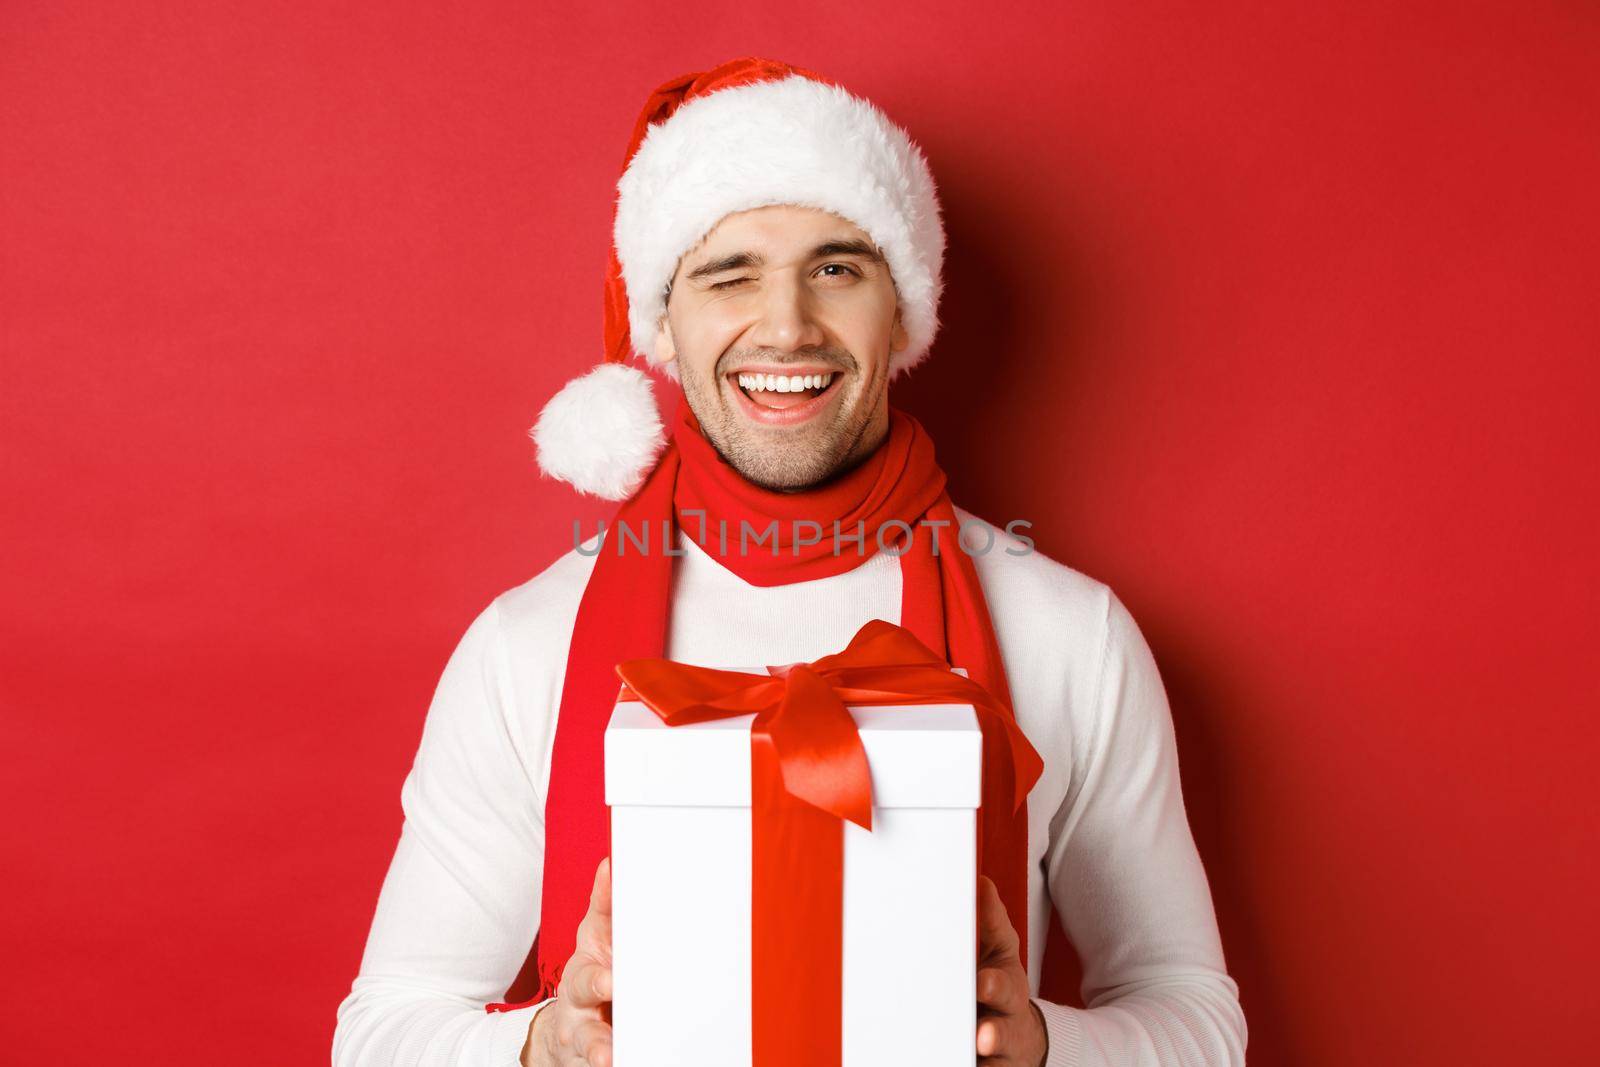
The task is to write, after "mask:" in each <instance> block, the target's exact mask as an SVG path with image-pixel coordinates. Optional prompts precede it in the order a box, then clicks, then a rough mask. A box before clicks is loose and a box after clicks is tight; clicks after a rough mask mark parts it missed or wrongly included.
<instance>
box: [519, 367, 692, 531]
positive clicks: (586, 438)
mask: <svg viewBox="0 0 1600 1067" xmlns="http://www.w3.org/2000/svg"><path fill="white" fill-rule="evenodd" d="M528 436H530V437H532V438H533V441H534V444H535V445H537V446H538V450H539V467H540V468H541V469H542V470H543V471H544V472H545V473H546V474H548V475H550V476H551V477H552V478H559V479H561V480H562V481H564V482H570V483H571V484H572V487H573V488H574V489H577V490H578V491H579V492H580V493H589V494H590V495H592V496H597V497H600V498H601V499H603V500H625V499H627V498H628V497H630V496H632V495H633V493H634V491H635V490H636V489H638V488H639V486H640V485H642V484H643V482H644V479H645V475H647V474H649V473H650V470H651V468H653V467H654V466H655V463H656V460H657V458H659V457H660V455H661V451H662V449H664V448H665V447H666V443H667V435H666V430H665V429H664V428H663V427H662V425H661V413H660V410H659V409H658V408H657V407H656V398H655V390H654V388H653V387H652V386H651V384H650V376H649V375H648V374H646V373H645V372H644V371H642V370H640V369H638V368H637V367H631V366H629V365H627V364H625V363H602V364H600V365H599V366H597V367H595V368H594V369H593V370H591V371H589V372H588V373H587V374H582V375H579V376H578V377H576V378H574V379H572V380H571V381H570V382H568V383H567V384H566V385H564V386H562V387H561V391H560V392H558V393H557V394H556V395H555V396H553V397H551V398H550V402H549V403H548V404H546V405H545V406H544V410H543V411H542V412H540V413H539V421H538V422H537V423H535V424H534V426H533V428H532V429H531V430H529V431H528Z"/></svg>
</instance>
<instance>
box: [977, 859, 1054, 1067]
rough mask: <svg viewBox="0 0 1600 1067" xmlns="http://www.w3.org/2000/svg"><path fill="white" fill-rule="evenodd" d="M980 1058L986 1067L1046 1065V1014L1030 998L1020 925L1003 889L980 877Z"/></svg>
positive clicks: (1034, 1066) (1036, 1066)
mask: <svg viewBox="0 0 1600 1067" xmlns="http://www.w3.org/2000/svg"><path fill="white" fill-rule="evenodd" d="M978 1004H979V1012H978V1016H979V1017H978V1062H979V1063H980V1064H982V1065H983V1067H1044V1057H1045V1051H1046V1050H1047V1049H1048V1048H1049V1045H1048V1043H1047V1042H1048V1039H1047V1038H1046V1036H1045V1030H1044V1017H1043V1016H1042V1015H1040V1014H1039V1009H1038V1007H1037V1006H1035V1005H1034V1003H1033V1001H1031V1000H1029V999H1028V973H1027V971H1025V970H1024V969H1023V966H1022V957H1021V956H1020V955H1019V946H1018V938H1017V931H1016V928H1015V927H1013V926H1012V925H1011V918H1010V916H1008V915H1006V906H1005V905H1004V904H1002V903H1001V902H1000V891H999V890H997V889H996V888H995V887H994V882H993V881H991V880H990V879H989V878H987V877H983V876H980V877H979V878H978Z"/></svg>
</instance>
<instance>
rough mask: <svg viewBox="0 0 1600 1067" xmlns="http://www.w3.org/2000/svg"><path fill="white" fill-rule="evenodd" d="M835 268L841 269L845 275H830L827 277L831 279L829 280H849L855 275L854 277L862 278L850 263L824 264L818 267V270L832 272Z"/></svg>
mask: <svg viewBox="0 0 1600 1067" xmlns="http://www.w3.org/2000/svg"><path fill="white" fill-rule="evenodd" d="M834 267H837V268H839V270H841V271H843V272H844V273H843V274H829V275H827V277H829V278H848V277H850V276H851V275H854V276H856V277H858V278H859V277H860V276H861V272H860V271H858V270H856V269H855V268H854V267H852V266H851V265H850V264H848V263H824V264H823V265H822V266H820V267H818V268H817V269H818V270H819V271H825V270H831V269H833V268H834Z"/></svg>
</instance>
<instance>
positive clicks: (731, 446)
mask: <svg viewBox="0 0 1600 1067" xmlns="http://www.w3.org/2000/svg"><path fill="white" fill-rule="evenodd" d="M732 355H734V354H733V353H725V354H724V355H723V358H722V359H719V360H718V361H717V366H716V369H715V371H714V372H713V375H712V377H711V380H710V382H709V384H708V383H706V382H704V381H702V380H700V379H698V378H695V377H693V376H689V375H685V376H683V395H684V399H685V401H687V402H688V404H689V408H690V410H691V411H693V412H694V415H695V418H696V419H697V420H699V422H700V427H701V429H703V430H704V431H705V435H706V439H707V440H708V441H710V442H711V444H712V446H713V447H714V448H715V449H716V450H717V452H718V453H720V454H721V456H722V458H723V459H725V460H727V461H728V464H729V465H730V466H732V467H733V469H734V470H736V471H738V472H739V473H740V474H741V475H743V476H744V478H745V479H746V480H747V481H750V482H752V483H754V484H756V485H759V486H761V487H762V488H764V489H772V490H775V491H778V492H798V491H800V490H803V489H806V488H809V487H811V486H813V485H818V484H820V483H822V482H824V481H827V480H828V479H829V478H832V477H834V476H835V475H837V474H840V473H842V472H843V471H845V470H847V469H848V468H850V467H853V466H855V464H856V463H858V462H860V461H861V459H863V458H865V457H864V455H863V454H862V453H861V445H862V442H863V439H864V438H865V436H866V434H867V432H868V430H869V429H870V428H871V425H872V416H873V411H874V410H875V408H876V406H877V405H876V397H861V398H858V399H857V400H856V401H855V402H854V403H850V404H839V405H838V406H837V407H836V408H835V409H834V410H833V411H832V412H830V413H828V414H826V415H823V416H820V417H818V418H817V419H814V420H812V421H810V422H808V423H806V424H804V425H802V426H797V427H792V428H784V429H779V428H772V429H768V430H762V429H760V428H758V427H753V426H751V425H749V423H748V422H747V421H746V419H745V417H744V416H743V415H741V414H740V413H739V412H738V411H736V410H735V409H734V408H733V407H732V406H731V404H730V403H729V402H728V401H727V399H726V398H725V397H724V395H723V393H722V381H723V380H724V378H723V368H724V367H725V366H727V365H729V364H730V363H731V356H732ZM834 357H837V358H834ZM826 358H827V359H828V361H829V362H832V363H835V364H836V365H838V366H839V368H840V371H842V372H846V373H851V372H855V371H857V370H858V368H859V367H860V363H859V362H858V361H857V360H856V359H855V357H854V356H851V355H850V354H849V353H846V352H842V351H835V352H832V353H829V354H828V355H827V357H826ZM814 359H815V357H814V356H810V357H808V361H814ZM770 362H783V361H782V360H773V361H770ZM790 362H795V363H798V362H800V361H799V360H791V361H790ZM708 388H709V389H710V393H709V395H708V394H707V392H706V390H707V389H708ZM880 388H881V386H880Z"/></svg>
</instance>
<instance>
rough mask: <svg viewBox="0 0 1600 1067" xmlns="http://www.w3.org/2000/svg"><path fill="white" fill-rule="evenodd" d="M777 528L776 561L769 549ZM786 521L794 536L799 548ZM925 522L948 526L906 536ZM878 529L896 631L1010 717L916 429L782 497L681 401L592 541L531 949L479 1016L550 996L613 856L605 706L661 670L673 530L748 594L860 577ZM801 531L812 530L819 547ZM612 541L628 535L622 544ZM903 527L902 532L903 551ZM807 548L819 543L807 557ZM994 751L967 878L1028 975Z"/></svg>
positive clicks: (989, 754) (1018, 870)
mask: <svg viewBox="0 0 1600 1067" xmlns="http://www.w3.org/2000/svg"><path fill="white" fill-rule="evenodd" d="M702 516H703V517H702ZM774 519H776V520H777V527H776V540H775V544H776V547H775V548H774V547H773V546H774V541H773V539H772V538H771V537H769V536H768V527H769V525H770V524H771V522H772V520H774ZM795 520H801V521H802V527H803V528H802V529H801V530H800V531H799V537H798V538H797V537H796V532H797V531H796V526H795ZM835 520H837V522H838V527H837V529H838V531H839V534H838V536H839V538H840V541H839V542H837V544H838V545H839V547H838V550H837V551H836V550H835V546H836V542H835V539H834V530H835V526H834V522H835ZM924 521H926V522H927V523H929V524H933V523H938V522H940V521H943V522H944V523H946V524H947V525H944V526H939V527H937V528H934V527H932V526H931V525H929V526H919V525H918V524H919V522H924ZM741 523H748V524H749V525H748V527H742V526H741ZM858 523H860V524H861V525H860V526H858ZM887 523H893V524H894V525H890V526H888V527H887V529H886V530H884V531H883V536H882V544H884V545H886V546H888V547H889V549H890V550H893V551H902V550H903V554H902V555H901V556H900V572H901V578H902V582H903V585H902V592H901V605H900V625H902V626H904V627H905V628H906V629H908V630H910V631H911V632H912V633H913V634H914V635H915V636H916V637H917V638H918V640H920V641H922V643H923V644H925V645H927V646H928V647H929V648H930V649H932V650H933V651H935V652H937V653H938V654H940V655H941V656H943V657H944V658H945V659H946V661H948V662H949V663H951V664H952V665H954V666H958V667H964V668H966V670H967V675H968V677H969V678H971V679H972V680H973V681H975V682H977V683H978V684H980V685H982V686H983V687H984V688H986V689H987V690H988V691H989V692H990V693H992V694H993V695H994V696H995V697H996V698H997V699H998V701H999V702H1000V703H1001V704H1002V705H1003V706H1004V707H1005V709H1006V710H1007V712H1008V713H1010V711H1011V692H1010V688H1009V686H1008V685H1007V684H1006V675H1005V668H1004V665H1003V664H1002V663H1001V659H1000V647H999V645H998V643H997V642H996V641H995V636H994V628H993V624H992V623H991V621H990V619H989V607H988V604H987V603H986V601H985V600H984V596H983V589H982V587H981V586H980V585H979V584H978V574H977V570H976V568H975V567H974V566H973V562H972V559H971V557H970V556H968V554H967V553H966V552H964V551H962V550H961V549H960V548H959V547H958V545H957V537H958V533H959V526H958V525H957V519H956V516H955V511H954V509H953V508H952V506H951V503H950V496H949V494H948V493H947V492H946V491H945V476H944V471H943V470H941V469H940V468H939V465H938V462H937V461H936V460H935V458H934V450H933V441H932V439H931V438H930V437H929V436H928V433H927V431H926V430H924V429H923V428H922V425H921V424H920V423H918V422H917V420H916V419H914V418H912V417H911V416H910V415H908V414H906V413H905V412H903V411H901V410H899V409H898V408H894V407H891V408H890V409H889V433H888V436H887V438H886V439H885V440H884V442H883V444H882V445H880V446H879V447H878V449H877V450H876V451H875V452H873V453H872V455H870V456H869V457H867V459H865V460H864V461H862V462H861V463H860V464H858V465H857V466H856V467H854V468H852V469H851V470H849V471H847V472H845V473H844V474H842V475H840V476H838V477H836V478H834V479H832V480H830V481H828V482H826V483H824V484H822V485H818V486H815V487H813V488H811V489H808V490H806V491H804V492H799V493H780V492H775V491H772V490H768V489H763V488H761V487H759V486H756V485H754V484H752V483H751V482H749V481H747V480H746V479H745V478H744V477H743V476H742V475H740V474H739V472H738V471H737V470H736V469H735V468H734V467H732V466H731V465H730V464H729V463H728V462H727V461H726V460H724V459H723V458H722V456H721V454H720V453H718V452H717V451H716V449H715V447H713V446H712V444H711V443H710V442H709V441H707V440H706V438H705V437H704V436H703V435H702V433H701V431H700V425H699V423H698V421H697V420H696V419H695V417H694V413H693V412H692V411H691V410H690V409H689V406H688V405H687V404H685V403H684V402H683V401H682V399H681V398H680V400H679V403H678V412H677V416H676V419H675V421H674V424H673V429H672V439H671V441H670V442H669V443H668V446H667V449H666V451H665V452H664V453H663V454H662V457H661V460H660V462H659V463H658V464H657V466H656V468H655V469H654V470H653V471H652V472H651V474H650V476H649V478H648V479H647V480H646V481H645V483H644V485H643V486H642V487H641V488H640V489H639V491H638V492H637V493H635V494H634V495H633V496H632V497H630V498H629V499H628V500H626V501H624V502H623V503H622V505H621V506H620V507H619V508H618V510H617V513H616V516H615V518H614V519H613V521H612V523H611V524H610V526H609V527H608V528H607V529H606V530H605V531H604V533H605V536H604V539H603V541H602V543H601V546H600V549H599V552H598V554H597V556H596V559H595V567H594V572H593V574H592V575H591V576H590V578H589V583H588V585H587V586H586V587H585V589H584V593H583V599H582V600H581V601H580V603H579V606H578V615H577V621H576V622H575V624H574V626H573V630H572V643H571V646H570V648H569V650H568V653H567V672H566V680H565V684H564V686H563V688H562V692H561V709H560V714H559V717H558V718H557V720H556V737H555V747H554V750H553V752H552V756H551V760H552V764H551V768H550V791H549V795H548V796H547V797H546V799H545V846H544V855H545V860H544V892H543V897H542V907H541V912H540V918H539V932H538V937H537V939H536V940H535V942H534V947H533V951H532V952H531V953H530V954H529V956H528V960H527V962H526V963H525V964H524V965H523V967H522V971H521V973H519V974H518V975H517V978H516V980H515V981H514V982H513V983H512V985H511V988H510V989H509V990H508V991H507V993H506V1001H505V1002H504V1003H503V1004H501V1005H491V1006H490V1007H491V1010H494V1009H503V1008H510V1007H520V1006H522V1005H524V1004H531V1003H534V1002H536V1001H539V1000H543V999H545V998H546V997H550V996H553V995H554V994H555V990H556V987H557V985H558V984H559V983H560V980H561V970H562V968H563V967H564V966H565V965H566V962H567V960H568V959H569V958H570V957H571V955H572V952H573V948H574V945H575V940H576V934H577V928H578V924H579V922H580V921H582V919H583V916H584V913H585V912H586V911H587V910H588V906H589V893H590V890H591V888H592V887H593V885H594V872H595V868H596V867H598V866H599V865H600V861H601V860H602V859H604V858H605V857H606V856H607V855H608V854H609V853H610V831H611V820H610V813H609V811H608V810H607V808H606V805H605V794H604V775H603V755H604V744H603V740H604V735H605V728H606V723H607V722H608V721H609V720H610V717H611V710H612V708H613V707H614V706H615V704H616V699H617V692H618V680H617V674H616V665H617V664H618V663H620V662H622V661H624V660H629V659H640V658H646V657H658V656H663V655H665V647H666V629H667V620H668V598H669V595H670V587H671V577H672V557H671V556H669V555H667V554H666V553H665V552H663V551H662V549H663V547H664V546H671V547H674V548H675V547H676V545H677V541H676V532H677V530H678V529H679V528H680V526H681V528H682V529H683V530H684V532H685V533H687V534H688V535H689V536H690V537H691V538H693V539H694V540H696V541H697V542H698V543H699V544H701V546H702V547H703V548H705V549H706V551H707V552H708V553H710V554H711V555H712V556H714V557H715V558H716V559H717V560H718V562H720V563H721V564H722V565H723V566H725V567H727V568H728V569H729V570H730V571H732V572H733V573H735V574H737V575H738V576H739V577H740V578H742V579H744V580H745V581H746V582H749V583H750V584H752V585H759V586H774V585H787V584H789V583H792V582H800V581H807V580H810V579H813V578H823V577H827V576H829V575H834V574H842V573H844V572H845V571H848V570H852V569H854V568H855V567H858V566H860V565H861V564H862V563H863V562H865V561H866V560H867V559H868V558H870V557H871V555H872V554H873V553H874V552H876V551H878V549H879V543H880V542H879V532H880V529H881V528H883V527H884V526H885V524H887ZM900 523H904V524H905V525H904V526H901V525H899V524H900ZM810 524H820V527H821V531H820V534H819V532H818V530H817V527H816V526H814V525H810ZM624 525H625V527H626V530H627V531H628V535H627V536H619V534H620V532H621V528H622V527H623V526H624ZM907 527H909V528H910V529H911V530H912V531H913V533H912V535H911V536H910V538H909V541H910V545H909V548H906V547H905V542H906V536H905V532H906V529H907ZM743 529H748V531H749V533H748V538H749V540H748V541H747V543H746V549H745V551H743V552H741V551H740V547H741V545H740V540H739V537H740V532H741V530H743ZM723 530H726V537H727V548H726V550H725V551H724V549H723V547H722V543H721V542H722V537H721V531H723ZM858 533H860V534H862V543H861V547H860V550H859V554H858V549H857V543H856V542H855V541H853V540H850V541H846V540H843V539H844V538H853V537H855V536H856V535H857V534H858ZM935 534H937V536H938V540H939V553H938V554H937V555H935V554H934V552H933V540H934V535H935ZM646 536H647V537H648V538H649V540H648V541H647V542H646V544H645V548H644V550H643V551H640V550H639V548H638V541H639V539H640V538H642V537H646ZM663 536H665V540H663ZM758 537H759V538H762V540H761V541H760V542H759V543H757V542H756V538H758ZM813 539H815V542H816V543H814V544H808V543H807V542H809V541H812V540H813ZM619 549H620V553H619ZM796 625H804V620H796ZM1006 746H1007V739H1006V736H1005V733H1004V731H1003V729H1001V728H998V727H996V728H992V729H991V728H986V729H985V730H984V737H983V752H984V769H983V796H982V805H981V807H980V809H979V819H978V851H979V859H978V869H979V871H980V872H982V873H983V874H986V875H988V876H989V877H990V878H992V879H994V882H995V885H996V886H997V887H998V889H999V891H1000V899H1001V900H1002V901H1003V902H1004V903H1005V906H1006V911H1007V912H1008V913H1009V914H1010V917H1011V923H1012V925H1013V926H1014V927H1016V930H1017V934H1018V936H1019V937H1020V938H1021V941H1022V946H1023V948H1022V958H1023V959H1024V960H1026V959H1027V958H1028V957H1027V944H1028V912H1027V903H1028V811H1027V807H1026V805H1024V806H1022V807H1021V808H1020V809H1017V810H1016V811H1015V812H1013V807H1014V803H1013V802H1014V796H1013V792H1012V791H1013V781H1012V778H1011V775H1010V774H1009V764H1008V763H1006V762H1005V761H1004V760H1003V758H1002V753H1004V752H1005V751H1006Z"/></svg>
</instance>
